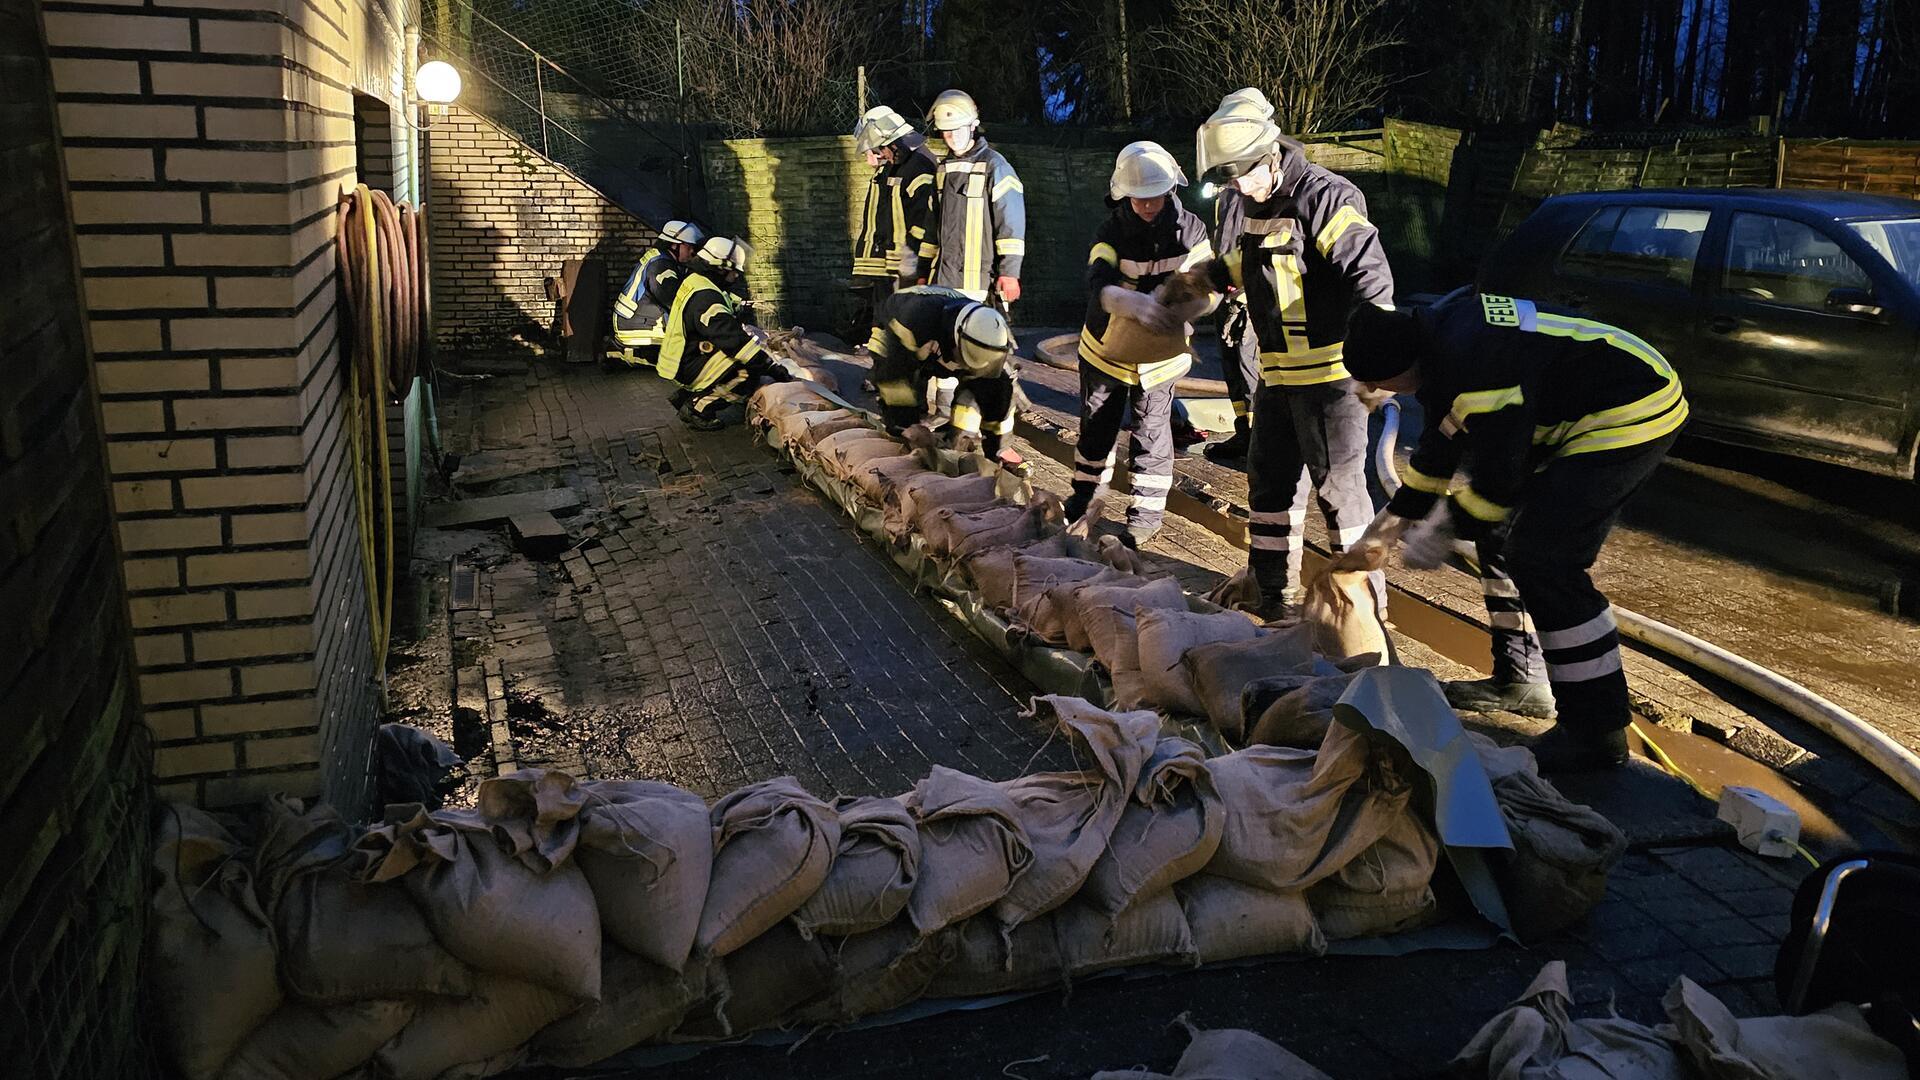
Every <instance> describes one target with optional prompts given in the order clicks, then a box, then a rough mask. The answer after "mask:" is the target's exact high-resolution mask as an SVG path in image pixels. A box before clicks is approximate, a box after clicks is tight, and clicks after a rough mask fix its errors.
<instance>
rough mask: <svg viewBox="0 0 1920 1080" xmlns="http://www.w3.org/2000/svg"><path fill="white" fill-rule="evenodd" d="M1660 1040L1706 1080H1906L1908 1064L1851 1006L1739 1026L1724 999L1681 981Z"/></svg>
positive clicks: (1670, 992) (1665, 1001)
mask: <svg viewBox="0 0 1920 1080" xmlns="http://www.w3.org/2000/svg"><path fill="white" fill-rule="evenodd" d="M1661 1005H1662V1006H1663V1007H1664V1008H1665V1010H1666V1014H1667V1020H1668V1022H1669V1024H1670V1025H1671V1026H1670V1027H1666V1026H1663V1027H1661V1028H1660V1029H1659V1031H1660V1033H1661V1034H1663V1035H1666V1036H1667V1037H1668V1038H1671V1039H1674V1040H1676V1041H1677V1042H1678V1043H1679V1044H1680V1048H1681V1054H1682V1056H1684V1057H1685V1058H1686V1060H1687V1061H1689V1062H1691V1063H1692V1065H1693V1067H1694V1070H1695V1071H1696V1072H1697V1073H1698V1074H1699V1075H1700V1076H1702V1077H1705V1078H1706V1080H1903V1078H1904V1077H1906V1076H1908V1072H1907V1064H1906V1059H1905V1057H1904V1056H1902V1054H1901V1053H1900V1050H1899V1048H1898V1047H1896V1046H1894V1045H1893V1044H1892V1043H1890V1042H1888V1041H1887V1040H1885V1039H1883V1038H1881V1037H1880V1036H1878V1035H1876V1034H1874V1032H1873V1029H1872V1028H1871V1027H1869V1026H1868V1025H1867V1020H1866V1017H1865V1016H1864V1015H1862V1014H1861V1012H1860V1008H1859V1006H1857V1005H1854V1004H1852V1003H1850V1002H1841V1003H1840V1004H1838V1005H1835V1006H1833V1007H1831V1008H1828V1009H1824V1010H1822V1011H1820V1012H1817V1013H1814V1014H1813V1015H1811V1016H1762V1017H1755V1018H1753V1019H1749V1020H1737V1019H1735V1018H1734V1015H1733V1013H1732V1012H1730V1011H1728V1009H1727V1007H1726V1005H1724V1004H1722V1003H1721V1001H1720V999H1719V998H1716V997H1714V996H1713V995H1712V994H1709V993H1707V992H1706V991H1705V990H1703V989H1701V988H1700V986H1699V985H1698V984H1696V983H1695V982H1694V981H1693V980H1692V979H1689V978H1687V977H1686V976H1684V975H1682V976H1680V977H1679V978H1678V979H1675V980H1674V983H1673V985H1672V986H1670V987H1668V988H1667V993H1666V996H1665V997H1664V998H1662V999H1661Z"/></svg>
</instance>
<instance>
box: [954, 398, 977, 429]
mask: <svg viewBox="0 0 1920 1080" xmlns="http://www.w3.org/2000/svg"><path fill="white" fill-rule="evenodd" d="M953 429H954V430H955V431H959V432H964V433H965V434H968V435H978V434H980V410H979V409H978V408H977V407H975V406H972V405H962V404H958V403H956V404H955V405H954V407H953Z"/></svg>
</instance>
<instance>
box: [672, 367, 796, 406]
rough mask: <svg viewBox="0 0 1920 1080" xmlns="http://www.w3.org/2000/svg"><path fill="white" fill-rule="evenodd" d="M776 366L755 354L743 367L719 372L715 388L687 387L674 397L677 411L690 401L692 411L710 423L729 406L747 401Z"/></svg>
mask: <svg viewBox="0 0 1920 1080" xmlns="http://www.w3.org/2000/svg"><path fill="white" fill-rule="evenodd" d="M773 371H774V363H773V360H772V359H770V358H769V357H768V356H767V354H766V353H764V352H763V353H756V354H754V356H753V358H752V359H751V360H748V361H747V362H746V363H744V364H734V365H733V366H732V367H729V368H727V370H725V371H723V372H721V373H720V377H719V378H718V379H715V380H714V381H713V385H711V386H709V387H707V388H706V389H705V390H688V389H685V388H684V387H683V388H682V389H681V390H680V391H679V392H678V393H676V394H674V396H673V404H674V406H675V407H676V408H678V407H679V406H681V405H685V404H687V403H689V402H691V403H692V405H693V412H694V414H695V415H696V416H699V417H700V418H701V419H702V420H711V419H713V418H714V417H716V416H719V415H720V414H721V413H722V412H723V411H725V410H726V408H727V406H729V405H734V404H738V403H739V402H742V401H745V400H747V395H748V394H751V393H753V391H754V388H755V387H756V386H757V385H758V383H759V381H760V380H761V379H764V378H770V377H772V375H773Z"/></svg>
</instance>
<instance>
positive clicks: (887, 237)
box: [853, 135, 937, 278]
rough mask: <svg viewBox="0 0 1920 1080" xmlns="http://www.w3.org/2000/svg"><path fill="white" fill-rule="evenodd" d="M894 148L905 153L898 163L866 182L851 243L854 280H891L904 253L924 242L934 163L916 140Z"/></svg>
mask: <svg viewBox="0 0 1920 1080" xmlns="http://www.w3.org/2000/svg"><path fill="white" fill-rule="evenodd" d="M896 145H899V146H900V147H901V149H902V150H903V151H905V153H904V154H903V156H902V158H901V160H900V161H899V162H898V163H897V164H894V165H888V166H883V167H881V168H878V169H875V170H874V171H873V176H872V178H871V179H869V180H868V181H867V198H866V202H865V204H864V205H863V206H862V208H861V212H860V232H859V234H858V235H856V236H855V237H854V240H853V276H854V277H869V278H893V277H894V276H895V275H897V274H899V273H900V272H901V263H902V260H903V258H904V256H905V253H906V252H907V251H908V250H909V249H917V248H918V247H919V245H920V242H921V241H922V240H924V239H926V235H927V211H928V208H929V207H931V206H932V205H933V183H934V181H933V173H934V169H935V168H936V167H937V163H936V162H935V161H934V158H933V154H932V153H931V152H930V151H929V150H927V148H926V140H925V139H923V138H922V137H921V136H919V135H906V136H902V137H901V139H900V142H899V143H898V144H896Z"/></svg>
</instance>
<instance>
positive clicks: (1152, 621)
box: [1134, 608, 1260, 716]
mask: <svg viewBox="0 0 1920 1080" xmlns="http://www.w3.org/2000/svg"><path fill="white" fill-rule="evenodd" d="M1134 618H1135V620H1136V622H1137V625H1138V626H1139V628H1140V675H1141V677H1142V678H1143V679H1145V681H1146V693H1147V696H1148V697H1149V698H1150V699H1151V700H1152V702H1153V704H1154V705H1156V706H1158V707H1160V708H1163V709H1165V710H1167V711H1168V712H1171V713H1177V714H1180V715H1184V716H1200V715H1204V714H1205V713H1206V711H1207V706H1206V702H1204V701H1201V700H1200V695H1199V694H1198V693H1197V692H1195V690H1194V687H1193V678H1192V676H1191V675H1190V674H1189V673H1188V671H1187V666H1186V664H1185V663H1183V660H1184V658H1185V657H1186V655H1187V650H1189V649H1192V648H1195V647H1197V646H1200V645H1209V644H1214V643H1217V642H1223V641H1248V640H1251V639H1252V638H1255V637H1257V636H1259V634H1260V628H1259V627H1258V626H1256V625H1255V624H1254V622H1253V620H1251V619H1249V618H1248V617H1247V616H1245V615H1243V614H1241V613H1239V612H1234V611H1226V612H1221V613H1219V614H1215V615H1197V614H1194V613H1192V612H1188V611H1170V610H1159V609H1149V608H1139V609H1136V610H1135V611H1134Z"/></svg>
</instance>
